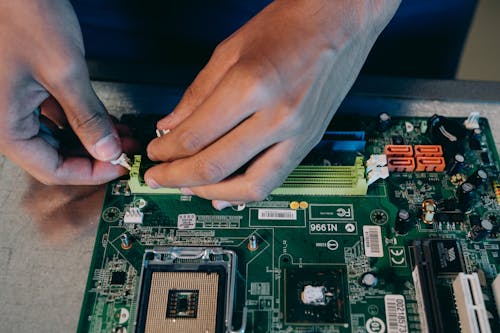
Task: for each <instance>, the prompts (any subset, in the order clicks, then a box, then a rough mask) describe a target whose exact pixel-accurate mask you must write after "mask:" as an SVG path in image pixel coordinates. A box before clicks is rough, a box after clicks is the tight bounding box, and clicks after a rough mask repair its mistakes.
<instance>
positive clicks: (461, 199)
mask: <svg viewBox="0 0 500 333" xmlns="http://www.w3.org/2000/svg"><path fill="white" fill-rule="evenodd" d="M475 192H476V187H475V186H474V185H472V184H471V183H469V182H465V183H463V184H462V185H460V186H459V187H458V189H457V197H458V204H459V207H458V208H459V209H460V210H461V211H463V212H467V211H468V210H469V209H470V208H471V206H472V203H473V201H474V194H475Z"/></svg>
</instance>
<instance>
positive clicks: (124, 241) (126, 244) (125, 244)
mask: <svg viewBox="0 0 500 333" xmlns="http://www.w3.org/2000/svg"><path fill="white" fill-rule="evenodd" d="M120 240H121V246H122V249H124V250H128V249H130V248H131V247H132V242H131V241H130V237H129V236H128V235H127V234H122V235H121V236H120Z"/></svg>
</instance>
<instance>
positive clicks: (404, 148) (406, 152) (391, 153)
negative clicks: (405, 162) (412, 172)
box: [384, 145, 413, 157]
mask: <svg viewBox="0 0 500 333" xmlns="http://www.w3.org/2000/svg"><path fill="white" fill-rule="evenodd" d="M384 153H385V154H386V155H387V157H411V156H413V147H412V146H410V145H387V146H385V149H384Z"/></svg>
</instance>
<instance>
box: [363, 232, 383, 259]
mask: <svg viewBox="0 0 500 333" xmlns="http://www.w3.org/2000/svg"><path fill="white" fill-rule="evenodd" d="M363 238H364V241H365V255H366V256H367V257H383V256H384V250H383V248H382V231H381V229H380V226H378V225H364V226H363Z"/></svg>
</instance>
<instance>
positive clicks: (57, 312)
mask: <svg viewBox="0 0 500 333" xmlns="http://www.w3.org/2000/svg"><path fill="white" fill-rule="evenodd" d="M94 86H95V89H96V91H97V93H98V95H99V96H100V98H101V99H102V100H103V102H104V104H105V105H106V107H107V108H108V110H109V111H110V112H111V113H112V114H114V115H119V114H121V113H131V112H137V111H140V112H154V113H159V112H166V111H167V110H169V109H171V108H172V107H173V106H174V105H175V103H176V102H177V100H178V98H179V96H180V91H179V90H178V89H171V88H167V87H161V86H147V85H128V84H116V83H106V82H95V83H94ZM344 109H348V110H354V111H357V112H359V111H362V112H372V113H378V112H381V111H382V110H384V111H388V112H390V113H391V114H393V115H404V114H407V115H418V116H431V115H432V114H434V113H438V114H442V115H448V116H467V115H468V114H469V113H470V112H472V111H478V112H480V113H481V115H482V116H484V117H487V118H488V119H489V121H490V125H491V126H492V128H493V131H494V136H495V140H496V144H497V147H500V93H499V94H498V102H495V101H491V100H489V101H488V102H481V101H477V100H476V101H469V102H467V101H459V100H426V99H411V98H410V99H408V98H403V99H399V98H394V97H392V98H385V97H380V96H376V95H371V96H362V95H357V96H354V97H352V99H350V100H349V102H347V103H345V105H344ZM342 112H346V111H345V110H343V111H342ZM103 195H104V187H103V186H100V187H88V186H87V187H86V186H79V187H65V186H52V187H49V186H44V185H42V184H40V183H38V182H37V181H35V180H34V179H32V178H31V177H29V176H27V175H26V174H25V173H24V172H23V171H22V170H20V169H19V168H18V167H16V166H15V165H13V164H12V163H11V162H10V161H8V160H7V159H6V158H5V157H4V156H3V155H1V154H0V333H10V332H16V333H17V332H74V331H75V330H76V326H77V324H78V319H79V315H80V306H81V302H82V297H83V293H84V288H85V283H86V279H87V274H88V269H89V265H90V260H91V256H92V251H93V244H94V237H95V232H96V227H97V222H98V221H99V214H100V209H101V205H102V200H103Z"/></svg>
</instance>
